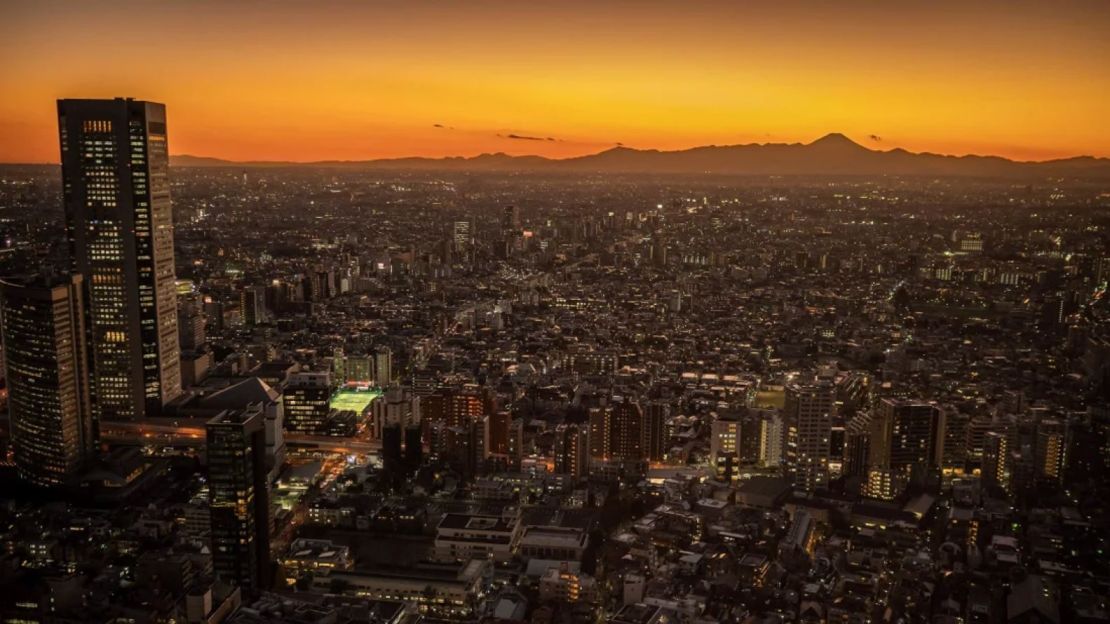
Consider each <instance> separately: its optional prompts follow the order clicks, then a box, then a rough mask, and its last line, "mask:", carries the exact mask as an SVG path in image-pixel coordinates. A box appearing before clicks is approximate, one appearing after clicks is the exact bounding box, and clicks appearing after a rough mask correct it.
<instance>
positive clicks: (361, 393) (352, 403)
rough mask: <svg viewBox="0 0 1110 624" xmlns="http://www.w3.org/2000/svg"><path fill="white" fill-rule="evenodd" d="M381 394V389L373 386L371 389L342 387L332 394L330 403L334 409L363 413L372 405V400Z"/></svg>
mask: <svg viewBox="0 0 1110 624" xmlns="http://www.w3.org/2000/svg"><path fill="white" fill-rule="evenodd" d="M381 394H382V393H381V391H380V390H378V389H377V388H371V389H369V390H352V389H349V388H340V389H339V390H336V391H335V394H333V395H331V401H329V403H328V404H329V406H330V407H331V408H332V409H337V410H341V411H351V412H355V413H356V414H361V413H363V412H364V411H366V409H367V408H368V407H370V402H371V401H373V400H374V399H375V398H377V397H379V396H381Z"/></svg>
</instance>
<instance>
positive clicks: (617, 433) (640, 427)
mask: <svg viewBox="0 0 1110 624" xmlns="http://www.w3.org/2000/svg"><path fill="white" fill-rule="evenodd" d="M611 409H612V412H613V413H612V416H611V417H610V420H609V432H608V433H609V440H610V441H609V447H610V454H611V455H612V458H613V459H616V460H619V461H639V460H642V459H647V452H646V449H645V448H644V438H645V437H646V436H645V435H644V411H643V409H642V408H641V407H640V404H639V403H637V402H635V401H632V400H629V399H623V400H622V399H621V398H620V397H614V400H613V404H612V408H611Z"/></svg>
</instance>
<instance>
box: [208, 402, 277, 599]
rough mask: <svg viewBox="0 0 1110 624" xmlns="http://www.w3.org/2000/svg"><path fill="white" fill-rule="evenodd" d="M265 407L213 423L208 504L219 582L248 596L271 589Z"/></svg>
mask: <svg viewBox="0 0 1110 624" xmlns="http://www.w3.org/2000/svg"><path fill="white" fill-rule="evenodd" d="M265 420H266V417H265V414H264V413H263V410H262V406H261V404H255V405H252V406H250V407H248V408H247V409H245V410H235V411H228V412H225V413H223V414H221V415H219V416H217V417H215V418H213V419H212V420H210V421H209V422H208V427H207V430H208V446H207V450H208V501H209V506H210V508H211V518H212V527H211V529H212V566H213V568H214V570H215V573H216V576H218V577H219V578H221V579H223V580H224V581H227V582H229V583H233V584H235V585H237V586H238V587H240V588H242V589H243V590H244V591H248V592H249V591H252V590H259V589H265V588H266V587H267V586H268V583H269V569H270V528H269V524H270V523H269V492H268V489H267V484H266V432H265Z"/></svg>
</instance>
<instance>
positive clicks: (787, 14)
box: [0, 0, 1110, 162]
mask: <svg viewBox="0 0 1110 624" xmlns="http://www.w3.org/2000/svg"><path fill="white" fill-rule="evenodd" d="M969 5H970V6H969ZM1107 32H1110V3H1108V2H1060V3H1039V2H1025V1H1018V2H976V3H966V2H934V3H912V4H911V3H872V2H852V1H849V2H838V3H827V2H755V3H745V4H743V5H742V6H733V5H731V4H729V3H724V2H674V3H671V2H655V1H650V0H649V1H646V2H551V3H527V2H523V3H522V2H458V3H445V2H439V3H437V2H413V3H403V2H375V3H363V2H355V1H348V2H333V1H327V2H314V3H294V2H262V1H258V0H248V1H245V2H233V3H225V2H217V1H192V0H183V1H173V2H160V3H145V2H133V1H122V2H60V1H55V2H51V1H46V2H30V1H26V2H10V1H4V2H2V3H0V59H3V64H2V69H0V92H2V93H3V94H4V97H3V98H0V162H57V160H58V145H57V121H56V119H55V104H54V101H55V100H56V99H57V98H63V97H92V98H100V97H114V96H129V97H135V98H140V99H149V100H155V101H159V102H163V103H165V104H166V106H167V113H168V117H169V126H170V128H171V130H170V141H171V143H170V148H171V152H172V153H174V154H194V155H202V156H211V157H217V158H226V159H233V160H294V161H311V160H322V159H345V160H351V159H366V158H381V157H400V156H437V157H438V156H470V155H475V154H479V153H483V152H506V153H511V154H540V155H544V156H551V157H567V156H575V155H581V154H587V153H594V152H598V151H601V150H604V149H608V148H610V147H612V146H614V145H617V144H618V143H620V144H624V145H628V146H630V147H639V148H660V149H676V148H684V147H692V146H697V145H707V144H718V145H721V144H734V143H753V142H755V143H765V142H809V141H812V140H814V139H816V138H818V137H820V136H822V135H824V134H826V133H829V132H842V133H844V134H846V135H848V136H849V137H851V138H852V139H854V140H856V141H857V142H859V143H861V144H863V145H865V146H867V147H871V148H875V149H890V148H893V147H903V148H906V149H909V150H911V151H933V152H939V153H950V154H966V153H980V154H998V155H1002V156H1007V157H1011V158H1016V159H1022V160H1026V159H1028V160H1042V159H1049V158H1058V157H1066V156H1073V155H1079V154H1089V155H1096V156H1110V123H1107V121H1106V112H1105V111H1106V107H1107V102H1110V62H1107V59H1110V37H1108V36H1107V35H1106V33H1107ZM513 137H516V138H513ZM523 137H530V138H523Z"/></svg>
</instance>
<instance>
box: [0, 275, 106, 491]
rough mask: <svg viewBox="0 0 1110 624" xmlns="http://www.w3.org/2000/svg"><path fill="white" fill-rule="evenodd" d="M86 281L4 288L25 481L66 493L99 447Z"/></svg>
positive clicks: (0, 302) (18, 454)
mask: <svg viewBox="0 0 1110 624" xmlns="http://www.w3.org/2000/svg"><path fill="white" fill-rule="evenodd" d="M82 287H83V284H82V280H81V277H80V276H73V277H70V278H65V279H63V280H53V281H42V282H31V281H27V282H19V281H15V280H5V281H3V282H0V319H2V321H3V322H2V324H0V326H2V328H3V342H4V361H5V363H6V370H7V384H8V390H9V397H8V401H9V414H10V417H11V436H12V446H13V449H14V451H15V464H16V467H17V468H18V470H19V474H20V476H22V477H23V478H24V479H26V480H27V481H29V482H31V483H35V484H37V485H42V486H57V485H63V484H65V482H66V481H67V480H68V479H70V478H71V477H73V476H74V475H75V474H77V472H78V471H79V470H80V469H81V466H82V464H83V463H84V462H85V460H86V459H87V458H88V455H89V453H90V452H91V451H92V449H93V447H94V436H95V426H94V423H93V420H92V414H91V410H90V407H89V384H88V372H87V370H86V367H87V366H88V359H87V354H86V351H85V328H84V310H83V305H82Z"/></svg>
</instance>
